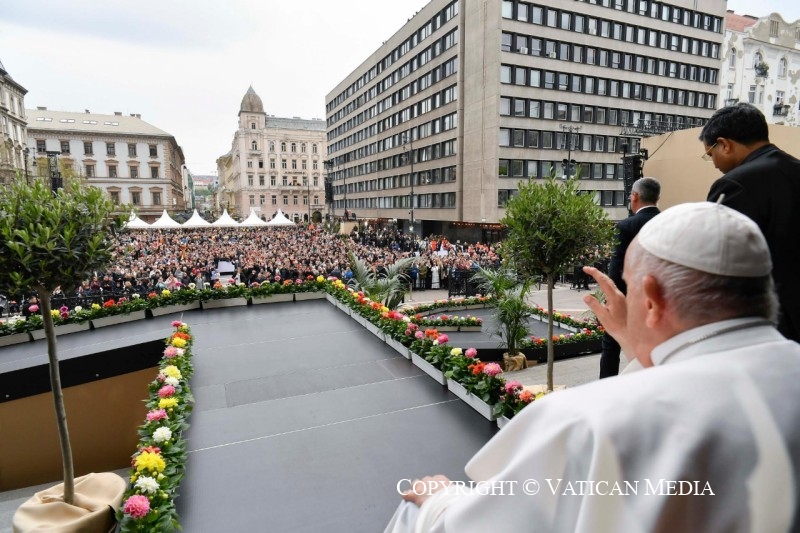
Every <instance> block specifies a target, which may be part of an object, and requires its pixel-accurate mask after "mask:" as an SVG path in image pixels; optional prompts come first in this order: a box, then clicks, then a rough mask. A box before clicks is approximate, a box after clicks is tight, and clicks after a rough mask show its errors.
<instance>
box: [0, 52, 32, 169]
mask: <svg viewBox="0 0 800 533" xmlns="http://www.w3.org/2000/svg"><path fill="white" fill-rule="evenodd" d="M27 93H28V91H27V90H26V89H25V87H23V86H22V85H20V84H19V83H17V82H16V81H14V79H13V78H12V77H11V75H10V74H9V73H8V72H6V69H5V67H4V66H3V63H2V62H0V185H2V184H8V183H11V182H12V181H13V180H14V179H16V176H17V175H22V176H23V177H24V174H25V171H26V163H30V159H29V153H27V152H26V151H25V137H26V135H27V134H26V132H25V129H26V121H25V95H26V94H27Z"/></svg>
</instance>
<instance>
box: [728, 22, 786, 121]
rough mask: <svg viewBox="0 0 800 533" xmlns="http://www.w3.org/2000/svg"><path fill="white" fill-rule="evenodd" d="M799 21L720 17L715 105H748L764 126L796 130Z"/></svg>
mask: <svg viewBox="0 0 800 533" xmlns="http://www.w3.org/2000/svg"><path fill="white" fill-rule="evenodd" d="M799 79H800V20H796V21H794V22H787V21H785V20H783V18H782V17H781V16H780V15H779V14H778V13H772V14H771V15H769V16H766V17H762V18H756V17H751V16H749V15H744V16H742V15H737V14H735V13H734V12H733V11H728V12H727V13H726V14H725V41H724V43H723V57H722V70H721V71H720V100H721V105H724V104H732V103H736V102H750V103H751V104H754V105H756V106H758V107H759V108H760V109H761V111H762V112H763V113H764V116H765V117H767V122H770V123H773V124H784V125H788V126H797V125H798V104H800V98H798V97H799V96H800V92H798V89H799V88H800V82H799V81H798V80H799Z"/></svg>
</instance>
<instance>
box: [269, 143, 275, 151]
mask: <svg viewBox="0 0 800 533" xmlns="http://www.w3.org/2000/svg"><path fill="white" fill-rule="evenodd" d="M269 151H270V152H274V151H275V143H274V142H270V143H269Z"/></svg>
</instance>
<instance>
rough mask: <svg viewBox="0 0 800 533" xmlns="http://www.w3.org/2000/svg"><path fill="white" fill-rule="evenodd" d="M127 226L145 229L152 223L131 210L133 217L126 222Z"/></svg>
mask: <svg viewBox="0 0 800 533" xmlns="http://www.w3.org/2000/svg"><path fill="white" fill-rule="evenodd" d="M125 227H126V228H128V229H145V228H149V227H150V224H148V223H147V222H145V221H144V220H142V219H141V218H139V216H138V215H137V214H136V213H134V212H133V211H131V218H129V219H128V221H127V222H126V223H125Z"/></svg>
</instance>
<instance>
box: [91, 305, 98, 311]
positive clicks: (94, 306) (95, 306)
mask: <svg viewBox="0 0 800 533" xmlns="http://www.w3.org/2000/svg"><path fill="white" fill-rule="evenodd" d="M92 309H94V310H97V309H100V304H92Z"/></svg>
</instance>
